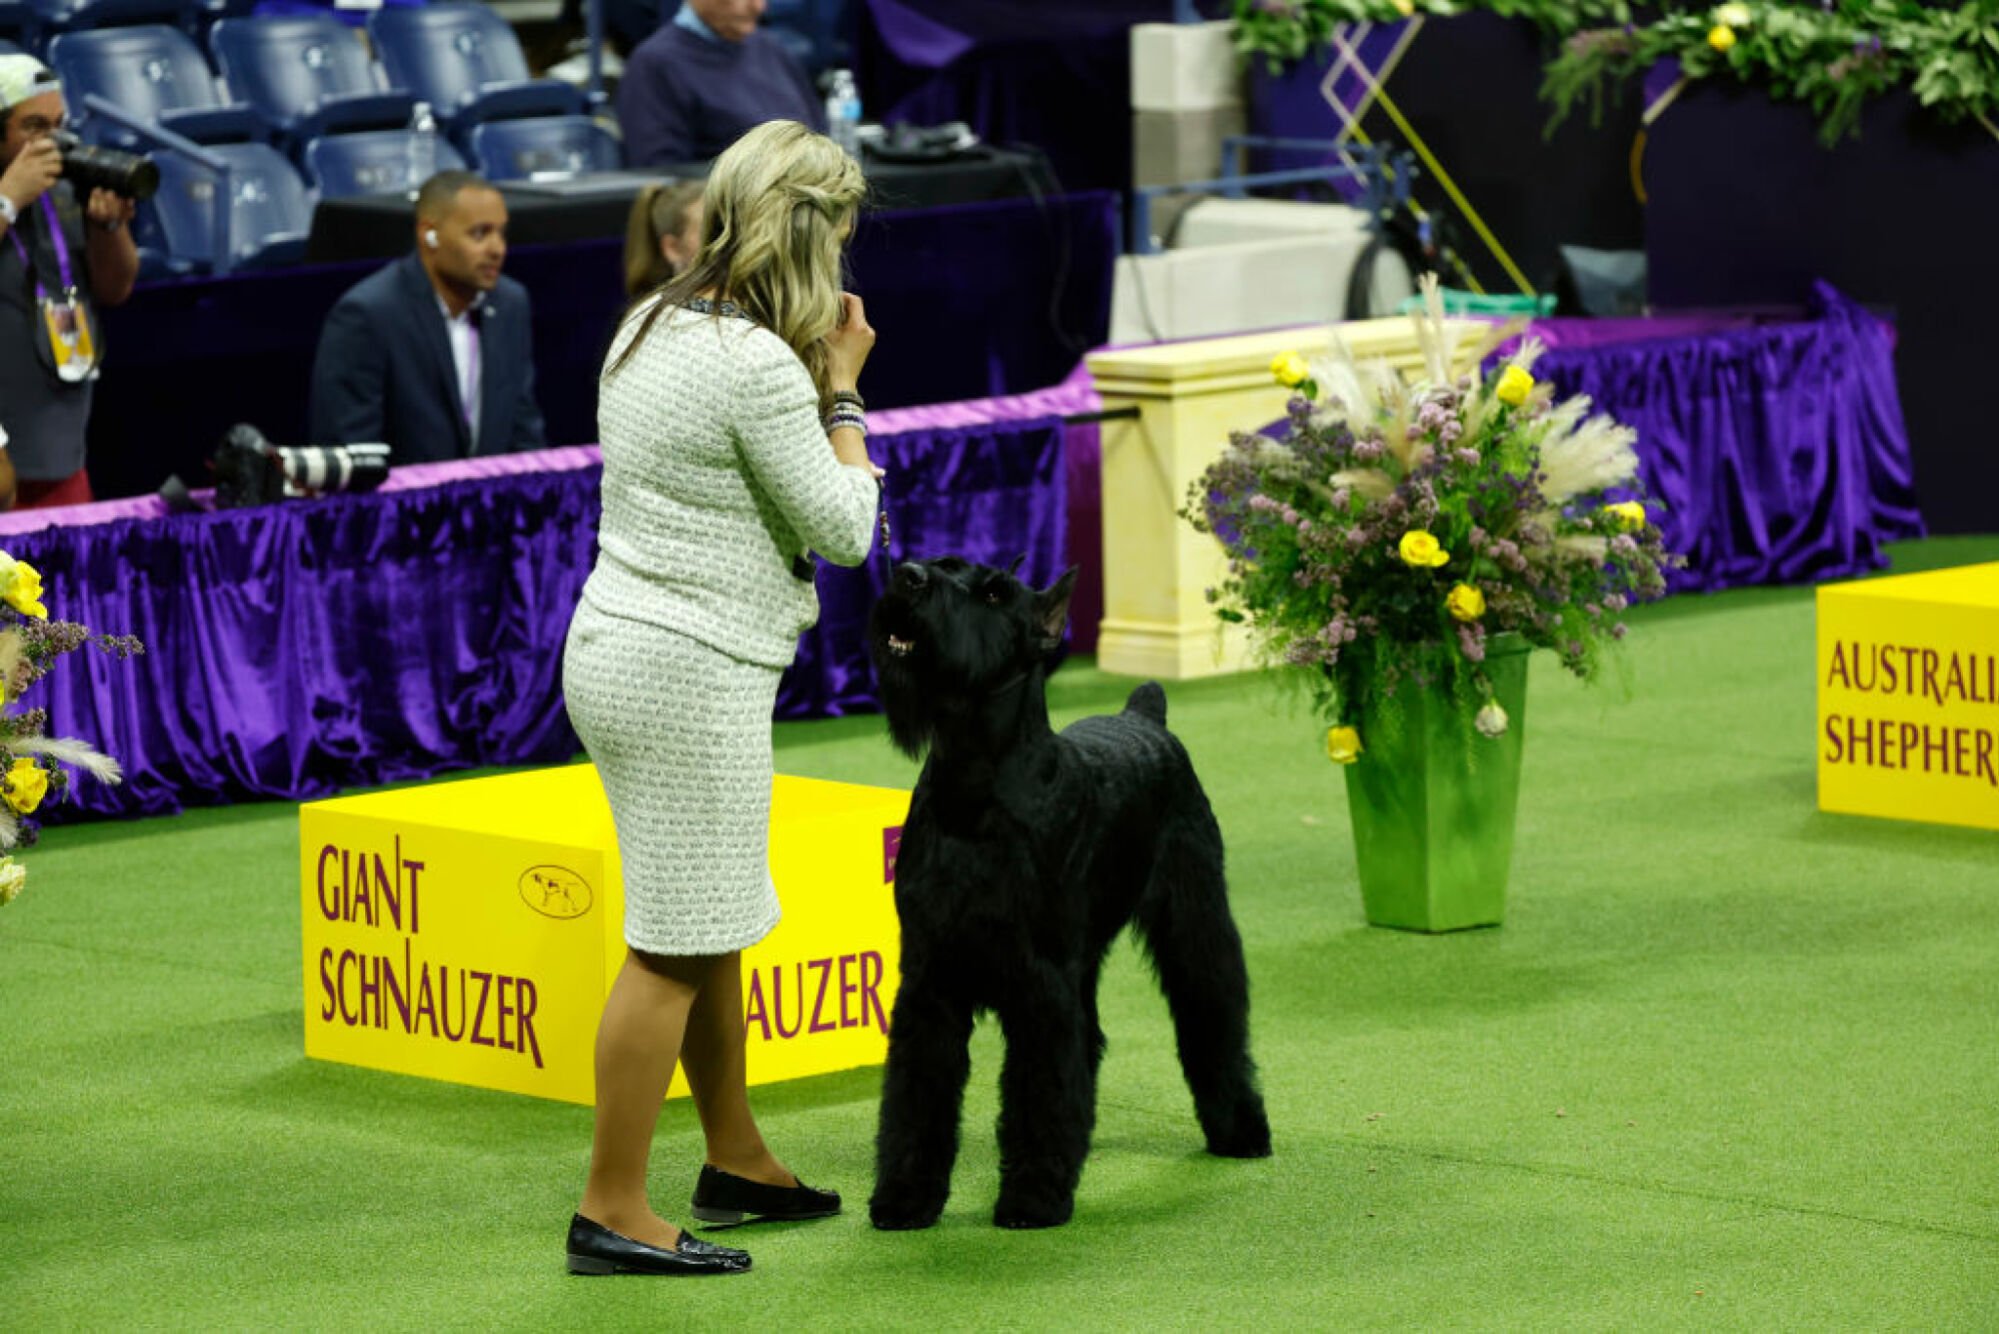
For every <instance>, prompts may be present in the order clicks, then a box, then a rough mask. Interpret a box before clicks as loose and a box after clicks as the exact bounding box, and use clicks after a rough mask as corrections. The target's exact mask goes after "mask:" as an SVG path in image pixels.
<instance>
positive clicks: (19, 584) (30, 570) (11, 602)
mask: <svg viewBox="0 0 1999 1334" xmlns="http://www.w3.org/2000/svg"><path fill="white" fill-rule="evenodd" d="M0 580H4V582H0V602H5V603H6V604H7V605H8V606H10V607H12V608H13V609H14V610H15V611H18V612H20V613H21V614H22V615H23V616H32V617H34V618H35V619H36V620H38V621H46V620H47V619H48V618H49V609H48V608H47V607H44V606H43V605H42V573H41V571H40V570H37V569H36V568H35V567H34V566H32V565H30V564H28V562H26V561H24V560H9V561H8V562H7V569H6V572H5V573H4V574H0Z"/></svg>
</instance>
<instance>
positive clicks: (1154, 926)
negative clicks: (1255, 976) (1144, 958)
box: [1136, 824, 1270, 1158]
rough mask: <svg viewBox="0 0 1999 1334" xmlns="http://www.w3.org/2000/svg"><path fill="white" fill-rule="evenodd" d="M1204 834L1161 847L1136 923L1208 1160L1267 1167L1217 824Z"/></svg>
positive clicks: (1238, 943) (1266, 1138) (1243, 976)
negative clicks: (1252, 1161) (1262, 1162)
mask: <svg viewBox="0 0 1999 1334" xmlns="http://www.w3.org/2000/svg"><path fill="white" fill-rule="evenodd" d="M1198 833H1199V835H1200V836H1194V835H1168V836H1167V837H1166V838H1165V839H1164V840H1162V842H1161V845H1160V847H1159V849H1158V854H1157V856H1156V857H1155V859H1154V861H1153V872H1152V878H1151V881H1150V883H1148V884H1147V885H1146V888H1145V892H1144V894H1143V895H1142V896H1141V897H1140V899H1139V905H1138V912H1137V917H1136V923H1137V927H1138V931H1139V934H1140V936H1141V937H1142V939H1143V940H1144V943H1145V946H1146V950H1147V952H1148V953H1149V954H1150V956H1151V958H1152V966H1153V971H1154V972H1155V973H1156V974H1157V975H1158V977H1159V986H1160V990H1162V991H1164V992H1165V993H1166V1003H1167V1006H1168V1007H1169V1008H1170V1009H1171V1010H1172V1012H1173V1028H1174V1033H1175V1036H1176V1037H1177V1039H1178V1042H1179V1048H1180V1068H1181V1070H1182V1071H1184V1072H1185V1074H1186V1076H1187V1087H1188V1088H1189V1089H1191V1090H1192V1091H1193V1094H1194V1114H1195V1116H1196V1117H1198V1118H1199V1120H1200V1123H1201V1131H1202V1134H1203V1135H1205V1136H1206V1137H1207V1142H1208V1152H1209V1153H1213V1154H1219V1155H1221V1156H1222V1157H1225V1158H1261V1157H1263V1156H1264V1155H1266V1154H1268V1153H1269V1152H1270V1122H1269V1121H1268V1120H1267V1119H1266V1117H1265V1116H1264V1111H1263V1095H1262V1094H1261V1093H1259V1092H1258V1091H1257V1087H1256V1063H1255V1062H1254V1061H1253V1060H1252V1059H1251V1058H1250V1054H1249V970H1248V968H1247V967H1246V966H1245V965H1244V963H1243V957H1242V937H1241V936H1240V935H1239V934H1238V933H1237V932H1236V926H1235V919H1234V918H1232V917H1231V916H1230V915H1229V905H1228V886H1227V881H1226V880H1225V879H1224V878H1223V874H1222V852H1221V839H1220V836H1219V835H1218V834H1217V833H1215V832H1214V827H1213V825H1212V824H1210V825H1209V826H1208V828H1207V829H1206V830H1204V831H1198Z"/></svg>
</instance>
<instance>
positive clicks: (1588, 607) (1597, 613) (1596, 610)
mask: <svg viewBox="0 0 1999 1334" xmlns="http://www.w3.org/2000/svg"><path fill="white" fill-rule="evenodd" d="M1583 615H1585V616H1587V617H1589V618H1590V619H1591V620H1592V621H1595V620H1601V619H1602V617H1603V608H1602V607H1599V606H1597V605H1596V603H1594V602H1585V603H1583Z"/></svg>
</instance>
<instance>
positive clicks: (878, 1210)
mask: <svg viewBox="0 0 1999 1334" xmlns="http://www.w3.org/2000/svg"><path fill="white" fill-rule="evenodd" d="M971 1036H972V1010H971V1007H970V1006H969V1005H967V1004H964V1003H963V1002H961V1001H959V1000H958V999H957V998H956V997H954V996H952V995H950V994H949V993H948V992H947V991H946V990H944V989H942V988H936V987H926V986H924V985H922V984H921V982H919V981H914V980H912V979H910V978H907V977H905V978H904V979H903V983H902V989H901V990H900V991H898V992H897V993H896V997H895V1014H894V1016H893V1018H891V1020H890V1021H889V1043H888V1070H887V1073H886V1074H885V1075H884V1076H883V1079H882V1100H881V1122H880V1128H879V1130H878V1131H877V1132H876V1135H875V1190H874V1195H873V1197H872V1198H870V1199H869V1201H868V1217H869V1219H870V1221H872V1222H873V1223H874V1225H875V1226H876V1227H878V1228H882V1229H884V1230H889V1231H902V1230H906V1229H910V1228H923V1227H929V1226H930V1225H931V1224H932V1223H935V1222H936V1221H937V1216H938V1215H939V1214H941V1213H943V1212H944V1201H945V1200H947V1199H948V1198H950V1195H951V1165H952V1163H953V1162H955V1161H956V1160H957V1157H958V1118H959V1114H960V1110H961V1108H962V1106H963V1103H964V1097H965V1079H966V1077H967V1076H968V1075H970V1074H971V1069H972V1058H971V1054H970V1052H969V1051H968V1050H967V1049H966V1044H967V1043H968V1042H970V1040H971Z"/></svg>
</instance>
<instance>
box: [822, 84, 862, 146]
mask: <svg viewBox="0 0 1999 1334" xmlns="http://www.w3.org/2000/svg"><path fill="white" fill-rule="evenodd" d="M826 133H827V135H828V136H830V137H831V138H832V140H833V142H834V143H836V144H838V145H840V147H842V148H844V149H846V150H847V152H848V154H849V155H850V156H852V157H855V158H859V157H860V155H861V94H860V90H859V89H857V88H856V87H855V86H854V76H853V74H852V73H851V72H849V71H847V70H843V69H836V70H834V71H833V82H832V90H831V91H830V92H828V93H827V94H826Z"/></svg>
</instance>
